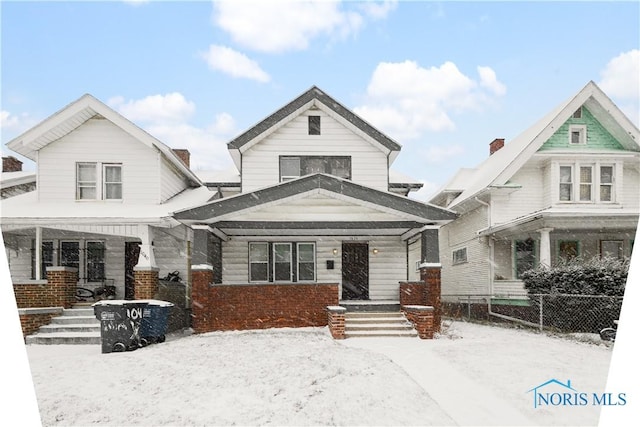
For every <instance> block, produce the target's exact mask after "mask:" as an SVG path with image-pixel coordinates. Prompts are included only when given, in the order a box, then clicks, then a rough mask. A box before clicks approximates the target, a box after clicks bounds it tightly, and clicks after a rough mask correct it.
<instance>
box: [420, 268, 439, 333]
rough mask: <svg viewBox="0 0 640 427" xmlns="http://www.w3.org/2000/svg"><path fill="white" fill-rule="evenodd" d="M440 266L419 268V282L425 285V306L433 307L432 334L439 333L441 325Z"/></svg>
mask: <svg viewBox="0 0 640 427" xmlns="http://www.w3.org/2000/svg"><path fill="white" fill-rule="evenodd" d="M440 271H441V267H440V266H437V267H436V266H433V267H431V266H429V267H421V268H420V280H421V281H423V282H424V283H426V285H427V293H426V301H425V304H424V305H426V306H430V307H433V329H434V332H440V325H441V323H442V303H441V296H442V281H441V277H440Z"/></svg>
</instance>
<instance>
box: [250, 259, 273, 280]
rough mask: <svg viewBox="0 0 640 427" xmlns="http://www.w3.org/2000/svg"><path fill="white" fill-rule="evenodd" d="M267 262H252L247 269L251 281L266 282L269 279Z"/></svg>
mask: <svg viewBox="0 0 640 427" xmlns="http://www.w3.org/2000/svg"><path fill="white" fill-rule="evenodd" d="M267 267H268V264H267V263H266V262H265V263H253V264H251V268H250V271H249V274H250V278H249V280H251V281H252V282H266V281H267V280H269V276H268V274H269V272H268V268H267Z"/></svg>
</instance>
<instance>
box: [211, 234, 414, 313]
mask: <svg viewBox="0 0 640 427" xmlns="http://www.w3.org/2000/svg"><path fill="white" fill-rule="evenodd" d="M256 241H288V242H298V241H299V242H315V243H316V278H317V282H319V283H342V253H341V252H342V242H343V241H344V242H365V241H366V240H362V239H361V238H359V237H353V238H352V239H350V238H348V237H345V238H334V237H278V238H277V239H276V238H267V239H265V238H251V237H246V238H240V237H237V238H234V239H232V240H230V241H228V242H224V243H223V246H222V253H223V256H222V269H223V273H222V281H223V283H225V284H246V283H249V274H248V258H249V256H248V253H249V249H248V243H249V242H256ZM368 244H369V297H370V299H372V300H394V301H397V300H398V298H399V294H398V289H399V282H400V281H404V280H407V263H406V262H407V261H406V260H407V252H406V243H405V242H403V241H401V240H400V238H399V237H376V238H375V239H369V240H368ZM374 248H377V249H378V251H379V252H378V254H376V255H374V254H373V253H372V251H373V249H374ZM334 249H337V254H336V255H334V254H333V250H334ZM327 260H333V261H334V269H333V270H329V269H327Z"/></svg>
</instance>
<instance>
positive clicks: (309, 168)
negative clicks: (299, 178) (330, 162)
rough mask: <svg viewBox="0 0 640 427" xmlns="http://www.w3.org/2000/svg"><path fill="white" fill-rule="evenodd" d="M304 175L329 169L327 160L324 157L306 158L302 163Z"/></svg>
mask: <svg viewBox="0 0 640 427" xmlns="http://www.w3.org/2000/svg"><path fill="white" fill-rule="evenodd" d="M302 169H303V175H309V174H312V173H325V172H326V171H327V166H326V161H325V159H323V158H317V157H314V158H306V159H304V163H303V165H302Z"/></svg>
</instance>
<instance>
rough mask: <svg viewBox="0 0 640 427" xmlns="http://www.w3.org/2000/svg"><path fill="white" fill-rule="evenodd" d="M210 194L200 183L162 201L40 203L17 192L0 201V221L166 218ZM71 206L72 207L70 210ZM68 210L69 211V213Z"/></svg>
mask: <svg viewBox="0 0 640 427" xmlns="http://www.w3.org/2000/svg"><path fill="white" fill-rule="evenodd" d="M213 196H214V193H213V192H211V191H210V190H209V189H208V188H206V187H204V186H202V187H198V188H194V189H187V190H184V191H183V192H181V193H179V194H178V195H176V196H174V197H173V198H171V199H170V200H168V201H167V202H165V203H162V204H135V203H108V202H82V203H69V202H46V203H43V202H40V201H38V195H37V192H35V191H32V192H29V193H24V194H20V195H18V196H15V197H11V198H8V199H4V200H2V217H1V218H0V222H2V223H3V224H6V223H9V222H11V223H17V222H20V223H24V222H25V220H26V221H29V220H36V219H41V220H42V219H47V220H50V219H67V218H73V219H74V220H76V221H81V219H86V220H88V221H95V220H103V221H108V220H109V219H111V220H114V221H119V222H122V221H127V220H129V221H133V222H141V221H150V220H153V219H161V218H167V217H170V216H171V214H172V213H173V212H174V211H177V210H181V209H188V208H191V207H194V206H199V205H201V204H203V203H206V202H207V201H209V200H210V199H211V198H212V197H213ZM70 207H72V208H73V209H70ZM70 211H72V213H70Z"/></svg>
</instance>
